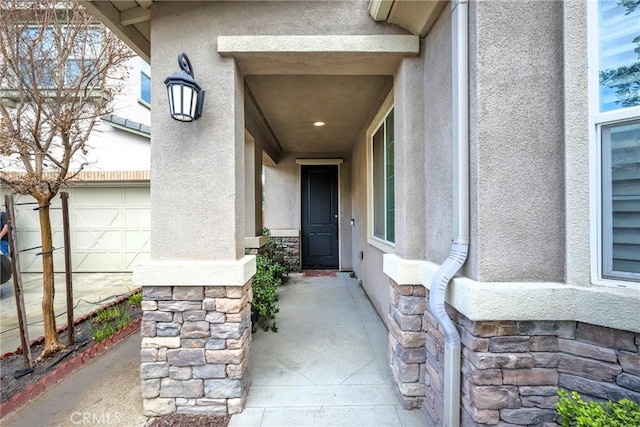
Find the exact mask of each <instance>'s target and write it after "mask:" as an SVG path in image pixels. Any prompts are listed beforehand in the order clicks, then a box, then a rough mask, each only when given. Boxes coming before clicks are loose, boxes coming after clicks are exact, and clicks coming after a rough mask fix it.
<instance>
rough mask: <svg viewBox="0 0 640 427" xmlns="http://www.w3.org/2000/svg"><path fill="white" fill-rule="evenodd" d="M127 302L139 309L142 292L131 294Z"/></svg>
mask: <svg viewBox="0 0 640 427" xmlns="http://www.w3.org/2000/svg"><path fill="white" fill-rule="evenodd" d="M127 301H128V302H129V305H133V306H135V307H139V306H140V304H142V291H141V290H140V291H138V292H136V293H135V294H132V295H131V296H129V298H127Z"/></svg>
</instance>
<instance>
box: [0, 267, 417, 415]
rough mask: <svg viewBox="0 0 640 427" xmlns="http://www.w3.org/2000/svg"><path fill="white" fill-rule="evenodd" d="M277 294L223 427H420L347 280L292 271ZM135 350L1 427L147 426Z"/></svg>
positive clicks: (100, 361) (81, 374) (79, 375)
mask: <svg viewBox="0 0 640 427" xmlns="http://www.w3.org/2000/svg"><path fill="white" fill-rule="evenodd" d="M279 295H280V301H279V306H280V313H279V314H278V316H277V320H278V327H279V331H278V332H277V333H273V332H264V331H261V330H260V331H258V332H256V333H255V334H254V335H253V342H252V345H251V353H250V370H251V375H252V385H251V387H250V389H249V397H248V400H247V404H246V408H245V410H244V411H243V413H241V414H237V415H234V416H233V417H232V418H231V422H230V424H229V425H230V427H253V426H261V427H266V426H279V427H286V426H295V427H307V426H309V427H311V426H324V427H334V426H336V427H337V426H353V427H367V426H375V427H379V426H394V427H399V426H401V427H409V426H426V425H427V423H426V421H425V418H424V416H423V414H422V413H421V412H420V411H419V410H412V411H407V410H404V409H402V407H401V406H400V405H399V404H398V400H397V398H396V396H395V395H394V393H393V390H392V386H391V382H390V380H389V378H390V372H389V367H388V362H387V356H386V352H387V330H386V328H385V327H384V325H383V323H382V321H381V320H380V318H379V317H378V315H377V313H376V312H375V310H374V309H373V306H372V305H371V303H370V302H369V300H368V299H367V297H366V295H365V294H364V291H363V290H362V288H361V287H360V286H359V285H358V284H357V282H356V281H355V280H354V279H352V278H350V277H349V276H348V274H346V273H338V274H337V277H303V276H302V275H301V274H295V275H292V277H291V279H290V280H289V282H288V283H287V285H285V286H283V287H282V288H280V291H279ZM139 352H140V337H139V335H137V334H136V335H134V336H132V337H129V338H127V339H126V340H124V341H123V342H120V343H119V344H117V345H116V346H115V347H113V348H111V349H109V350H107V351H106V352H105V353H104V354H102V355H101V356H99V357H98V358H96V359H94V360H92V361H91V362H90V363H89V364H87V365H85V366H83V367H82V368H80V369H79V370H78V371H76V372H74V373H72V374H71V375H69V376H68V377H66V378H65V379H64V380H62V381H61V382H60V383H59V384H57V385H56V386H54V387H52V388H51V389H49V390H47V391H45V392H44V393H43V394H42V395H40V396H39V397H38V398H36V399H34V400H33V401H32V402H30V403H29V404H28V405H26V406H24V407H22V408H20V409H18V410H17V411H15V412H14V413H12V414H10V415H9V416H7V417H5V418H4V419H2V421H1V424H2V426H3V427H18V426H29V427H31V426H77V425H120V426H131V427H135V426H142V425H144V423H145V421H146V418H145V417H144V416H143V415H142V398H141V393H140V390H141V388H140V377H139V366H140V356H139Z"/></svg>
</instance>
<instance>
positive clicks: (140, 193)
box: [15, 187, 150, 272]
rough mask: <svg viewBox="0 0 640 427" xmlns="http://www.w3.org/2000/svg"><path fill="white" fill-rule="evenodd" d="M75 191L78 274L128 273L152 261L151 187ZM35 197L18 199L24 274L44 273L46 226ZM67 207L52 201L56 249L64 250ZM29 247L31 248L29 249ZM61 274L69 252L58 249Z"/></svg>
mask: <svg viewBox="0 0 640 427" xmlns="http://www.w3.org/2000/svg"><path fill="white" fill-rule="evenodd" d="M63 191H66V192H68V193H69V211H70V217H69V225H70V233H71V253H72V255H71V260H72V268H73V271H74V272H128V271H132V269H133V267H134V265H135V264H136V263H137V262H139V261H143V260H147V259H149V253H150V249H149V235H150V209H149V187H76V188H65V189H64V190H63ZM32 200H33V199H32V198H31V197H25V196H22V197H20V198H18V197H16V199H15V202H16V205H17V206H16V211H17V212H16V222H17V224H16V226H17V227H16V228H17V230H18V241H19V246H20V249H22V250H23V251H21V252H20V265H21V268H22V271H24V272H41V271H42V260H41V256H39V255H37V254H38V252H40V251H41V250H40V249H39V248H36V249H30V248H35V247H37V246H40V245H41V243H40V224H39V219H38V213H37V211H36V210H33V208H34V207H35V205H31V204H21V203H30V202H32ZM61 206H62V204H61V201H60V196H59V195H57V196H56V197H55V199H54V201H53V203H52V206H51V207H52V210H51V225H52V228H53V246H54V247H56V248H62V247H63V246H64V236H63V234H62V211H61V209H60V207H61ZM24 249H28V250H24ZM54 266H55V270H56V271H64V250H63V249H58V250H56V251H54Z"/></svg>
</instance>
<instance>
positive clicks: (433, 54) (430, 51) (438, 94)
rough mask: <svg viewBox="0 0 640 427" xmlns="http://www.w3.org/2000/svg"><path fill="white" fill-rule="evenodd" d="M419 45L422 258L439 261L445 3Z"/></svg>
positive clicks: (444, 162) (444, 181) (443, 210)
mask: <svg viewBox="0 0 640 427" xmlns="http://www.w3.org/2000/svg"><path fill="white" fill-rule="evenodd" d="M423 49H424V55H423V61H424V69H425V72H424V76H423V84H424V96H425V97H424V106H425V107H424V109H425V113H424V117H425V118H424V128H425V130H424V135H425V137H424V145H423V146H424V148H423V152H422V158H423V159H424V165H425V167H424V170H425V193H426V195H425V203H426V213H425V218H424V221H425V223H426V225H425V228H426V238H425V246H426V259H427V260H428V261H431V262H434V263H437V264H442V263H443V262H444V261H445V260H446V259H447V257H448V256H449V251H450V250H451V239H452V237H453V225H452V223H453V221H452V214H453V211H452V209H453V205H452V203H453V202H452V191H453V183H452V180H453V178H452V174H453V170H452V168H453V164H452V162H453V159H452V152H453V150H452V145H451V144H452V125H451V108H452V105H451V96H452V92H451V18H450V10H449V8H448V7H447V8H445V9H444V10H443V11H442V13H441V15H440V17H439V18H438V20H437V21H436V23H435V25H434V26H433V28H432V29H431V31H430V32H429V35H428V36H427V38H426V40H425V42H424V47H423ZM465 273H467V271H466V270H465ZM467 274H468V273H467Z"/></svg>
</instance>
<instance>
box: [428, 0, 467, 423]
mask: <svg viewBox="0 0 640 427" xmlns="http://www.w3.org/2000/svg"><path fill="white" fill-rule="evenodd" d="M451 39H452V52H451V56H452V70H451V74H452V92H453V102H452V103H453V117H452V123H453V244H452V246H451V253H450V255H449V258H447V260H446V261H445V262H444V264H442V265H441V266H440V268H439V269H438V271H436V273H435V275H434V276H433V279H432V280H431V287H430V289H431V291H430V295H429V309H430V310H431V313H432V314H433V316H434V317H435V318H436V319H437V320H438V324H439V325H440V327H441V328H442V331H443V332H444V336H445V347H444V356H445V358H444V426H445V427H458V426H459V425H460V347H461V346H460V334H459V333H458V330H457V329H456V327H455V325H454V323H453V321H452V320H451V319H450V318H449V316H448V315H447V312H446V310H445V296H446V290H447V286H448V285H449V282H450V281H451V279H452V278H453V276H454V275H455V274H456V273H457V272H458V271H459V270H460V269H461V268H462V266H463V265H464V263H465V261H466V260H467V254H468V252H469V63H468V62H469V61H468V60H469V43H468V41H469V4H468V0H454V1H453V2H452V4H451Z"/></svg>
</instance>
